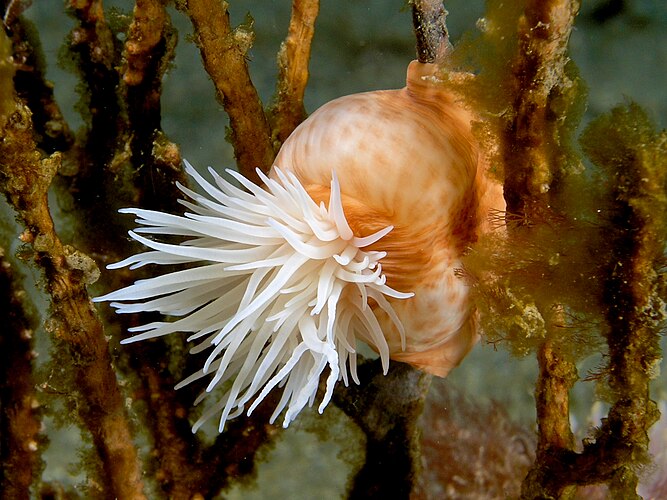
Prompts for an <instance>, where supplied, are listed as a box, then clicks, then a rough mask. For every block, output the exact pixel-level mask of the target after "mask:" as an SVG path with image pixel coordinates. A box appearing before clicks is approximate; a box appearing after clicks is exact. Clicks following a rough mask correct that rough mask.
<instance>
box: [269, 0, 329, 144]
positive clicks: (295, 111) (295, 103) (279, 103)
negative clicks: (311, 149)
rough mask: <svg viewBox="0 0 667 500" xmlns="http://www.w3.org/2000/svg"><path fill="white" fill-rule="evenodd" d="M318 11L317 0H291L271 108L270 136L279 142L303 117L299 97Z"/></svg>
mask: <svg viewBox="0 0 667 500" xmlns="http://www.w3.org/2000/svg"><path fill="white" fill-rule="evenodd" d="M319 10H320V1H319V0H292V14H291V17H290V22H289V28H288V32H287V38H286V39H285V41H284V42H283V43H282V45H281V46H280V51H279V52H278V71H279V73H278V84H277V93H276V103H275V105H274V106H273V107H272V109H271V117H272V119H273V126H272V128H273V136H274V137H275V138H276V139H277V140H278V141H279V144H282V143H283V142H284V141H285V139H287V137H288V136H289V135H290V134H291V133H292V131H293V130H294V129H295V128H296V127H297V125H299V123H301V122H302V121H303V120H304V119H305V118H306V109H305V108H304V106H303V96H304V93H305V91H306V85H307V84H308V76H309V74H308V63H309V61H310V49H311V44H312V41H313V36H314V35H315V20H316V19H317V14H318V13H319Z"/></svg>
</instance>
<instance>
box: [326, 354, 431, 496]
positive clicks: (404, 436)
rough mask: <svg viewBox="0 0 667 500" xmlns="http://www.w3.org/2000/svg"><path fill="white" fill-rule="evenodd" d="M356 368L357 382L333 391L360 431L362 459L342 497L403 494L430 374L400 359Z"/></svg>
mask: <svg viewBox="0 0 667 500" xmlns="http://www.w3.org/2000/svg"><path fill="white" fill-rule="evenodd" d="M358 370H359V379H360V380H361V381H362V382H363V385H361V386H356V385H350V386H349V387H339V388H338V389H337V390H336V391H335V392H334V396H333V400H334V402H335V403H336V406H338V407H339V408H340V409H341V410H343V411H344V412H345V413H346V414H347V415H348V416H349V417H350V418H351V419H352V420H353V421H354V422H355V423H356V424H357V425H358V426H359V427H360V428H361V430H362V431H363V432H364V433H365V434H366V460H365V462H364V465H363V467H362V468H361V470H359V472H358V473H357V475H356V477H355V478H354V481H353V484H352V489H351V490H350V492H349V496H348V498H350V499H357V498H359V499H361V498H378V499H379V498H408V497H409V496H410V493H411V491H412V490H413V488H414V487H415V484H416V480H417V478H416V475H417V471H418V468H419V462H420V456H421V452H420V435H419V434H420V433H419V430H418V425H417V421H418V419H419V416H420V415H421V413H422V411H423V409H424V399H425V398H426V394H427V393H428V389H429V387H430V384H431V378H432V376H431V375H428V374H426V373H424V372H421V371H419V370H416V369H415V368H412V367H411V366H409V365H407V364H404V363H396V364H395V365H393V366H392V367H391V370H390V371H389V373H387V375H384V374H383V372H382V367H381V364H380V360H375V361H366V362H365V363H363V364H361V365H360V366H359V369H358Z"/></svg>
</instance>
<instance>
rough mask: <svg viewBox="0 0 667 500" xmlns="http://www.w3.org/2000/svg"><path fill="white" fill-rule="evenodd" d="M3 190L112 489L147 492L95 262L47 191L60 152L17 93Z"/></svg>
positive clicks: (0, 164) (1, 154)
mask: <svg viewBox="0 0 667 500" xmlns="http://www.w3.org/2000/svg"><path fill="white" fill-rule="evenodd" d="M0 135H1V136H2V137H3V138H4V140H3V141H2V142H1V143H0V176H1V180H2V182H1V183H0V186H2V190H3V192H4V194H5V196H6V197H7V199H8V201H9V202H10V203H11V204H12V205H13V206H14V208H15V210H16V211H17V213H18V215H19V217H20V219H21V220H22V221H23V223H24V225H25V226H26V232H25V233H24V236H23V239H24V241H26V242H29V243H31V244H32V247H33V249H34V251H35V260H36V262H37V264H38V265H39V266H40V267H41V268H42V269H43V271H44V274H45V278H46V281H45V283H46V289H47V292H48V293H49V295H50V297H51V313H52V314H51V320H50V321H49V331H50V333H51V334H52V335H53V336H54V337H55V338H57V339H60V340H61V341H63V343H64V344H65V345H66V346H67V348H68V350H69V352H70V356H71V360H72V366H73V369H74V373H75V379H76V382H77V388H78V390H79V394H80V398H81V399H80V406H79V415H80V417H81V419H82V420H83V422H84V423H85V425H86V427H87V428H88V429H89V431H90V432H91V434H92V436H93V442H94V444H95V447H96V449H97V452H98V454H99V456H100V458H101V460H102V463H103V465H104V477H103V478H102V479H103V481H105V483H106V486H107V491H108V494H109V496H117V497H119V498H143V497H144V496H143V485H142V482H141V473H140V470H139V464H138V461H137V453H136V450H135V448H134V444H133V442H132V436H131V433H130V428H129V422H128V419H127V416H126V414H125V408H124V400H123V397H122V395H121V393H120V390H119V388H118V384H117V381H116V376H115V373H114V371H113V368H112V366H111V357H110V355H109V352H108V345H107V340H106V338H105V336H104V331H103V328H102V324H101V322H100V320H99V318H98V317H97V314H96V312H95V309H94V308H93V306H92V304H91V302H90V298H89V296H88V293H87V292H86V285H87V284H90V283H92V282H94V281H95V279H97V275H98V273H99V271H98V270H97V267H96V266H95V264H94V262H93V261H92V260H91V259H90V258H89V257H87V256H86V255H84V254H82V253H80V252H78V251H76V250H75V249H73V248H72V247H69V246H66V245H63V243H62V242H61V241H60V239H59V238H58V235H57V234H56V232H55V230H54V226H53V220H52V219H51V215H50V213H49V208H48V201H47V191H48V188H49V185H50V184H51V180H52V178H53V176H54V175H55V173H56V171H57V169H58V166H59V163H60V155H59V154H54V155H53V156H51V157H47V158H41V155H40V153H39V152H38V151H37V149H36V145H35V143H34V139H33V129H32V122H31V113H30V111H29V110H28V108H27V107H26V106H25V105H24V104H23V103H22V102H21V101H19V100H18V99H17V100H16V101H15V108H14V111H13V112H12V113H11V115H10V116H8V117H0Z"/></svg>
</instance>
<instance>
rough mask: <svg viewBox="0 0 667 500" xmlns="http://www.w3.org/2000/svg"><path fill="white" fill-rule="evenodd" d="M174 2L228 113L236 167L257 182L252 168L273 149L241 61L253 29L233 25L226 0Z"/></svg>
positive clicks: (264, 163)
mask: <svg viewBox="0 0 667 500" xmlns="http://www.w3.org/2000/svg"><path fill="white" fill-rule="evenodd" d="M179 5H181V8H183V9H185V12H186V13H187V15H188V16H190V19H191V21H192V25H193V26H194V30H195V39H196V43H197V45H198V46H199V50H200V52H201V56H202V60H203V62H204V68H205V69H206V72H207V73H208V74H209V76H210V77H211V79H212V80H213V84H214V85H215V89H216V92H217V96H218V101H219V102H220V103H221V104H222V106H223V107H224V108H225V111H226V112H227V114H228V115H229V124H230V134H231V143H232V145H233V146H234V156H235V157H236V161H237V164H238V167H239V171H240V172H241V173H242V174H243V175H244V176H245V177H246V178H248V179H250V180H251V181H253V182H256V183H260V180H259V177H258V176H257V174H256V172H255V169H256V168H258V167H259V168H261V169H262V170H264V171H268V169H269V167H270V166H271V163H272V162H273V158H274V157H275V154H274V151H273V145H272V143H271V129H270V127H269V122H268V120H267V118H266V115H265V114H264V109H263V107H262V103H261V101H260V98H259V94H258V93H257V90H256V89H255V87H254V85H253V84H252V81H251V80H250V73H249V72H248V64H247V61H246V54H247V52H248V50H249V49H250V47H251V46H252V42H253V39H254V34H253V32H252V31H251V29H250V27H248V26H239V27H238V28H236V29H234V30H232V28H231V26H230V22H229V12H228V4H227V2H224V1H223V2H220V1H219V0H185V1H183V2H182V3H181V4H179Z"/></svg>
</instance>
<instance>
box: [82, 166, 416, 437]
mask: <svg viewBox="0 0 667 500" xmlns="http://www.w3.org/2000/svg"><path fill="white" fill-rule="evenodd" d="M185 166H186V171H187V173H188V174H189V175H190V176H191V177H192V178H193V179H194V180H195V181H196V182H197V184H198V185H199V186H200V187H201V188H202V189H203V191H204V193H205V194H204V195H201V194H198V193H196V192H194V191H192V190H190V189H188V188H186V187H184V186H182V185H180V184H179V186H178V187H179V189H180V190H181V191H182V192H183V193H184V194H185V195H186V196H187V197H188V198H189V200H190V201H188V200H181V203H182V204H183V205H184V206H185V207H186V208H187V211H186V212H185V213H184V214H183V215H182V216H178V215H170V214H165V213H162V212H156V211H151V210H143V209H138V208H128V209H122V210H121V212H122V213H129V214H134V215H135V216H137V219H136V222H137V224H139V227H138V228H137V229H135V230H134V231H130V233H129V234H130V236H131V237H132V238H134V239H135V240H137V241H139V242H140V243H142V244H143V245H145V246H146V247H148V248H149V249H150V251H146V252H143V253H139V254H137V255H133V256H131V257H128V258H127V259H125V260H123V261H121V262H118V263H115V264H111V265H109V266H108V268H110V269H116V268H120V267H125V266H129V267H130V269H134V268H137V267H141V266H144V265H147V264H157V265H169V264H186V263H187V264H192V263H198V264H199V265H198V266H196V267H192V268H188V269H184V270H180V271H176V272H172V273H167V274H163V275H160V276H156V277H154V278H150V279H145V280H139V281H137V282H135V283H134V284H133V285H130V286H128V287H126V288H123V289H120V290H117V291H115V292H111V293H109V294H106V295H104V296H101V297H97V298H96V299H94V300H95V301H96V302H101V301H111V306H112V307H115V308H116V309H117V312H118V313H119V314H122V313H136V312H144V311H146V312H148V311H153V312H158V313H161V314H163V315H166V316H171V317H172V318H173V320H172V321H158V322H152V323H148V324H145V325H141V326H137V327H133V328H131V329H130V332H132V333H134V336H132V337H130V338H128V339H125V340H123V341H122V343H124V344H125V343H130V342H137V341H140V340H146V339H150V338H155V337H160V336H163V335H169V334H172V333H177V332H182V333H186V334H189V336H188V341H192V342H196V345H195V346H194V347H192V349H191V352H192V353H199V352H208V357H207V359H206V362H205V363H204V366H203V367H202V368H201V369H200V370H199V371H197V372H195V373H193V374H192V375H190V376H189V377H187V378H186V379H185V380H183V381H182V382H180V383H179V384H178V385H177V386H176V388H180V387H183V386H185V385H187V384H190V383H192V382H194V381H196V380H199V379H202V378H205V377H209V378H210V380H209V383H208V385H207V387H206V389H205V390H204V391H203V392H202V393H201V394H200V396H199V397H198V398H197V400H196V401H195V404H198V403H199V402H201V401H203V400H205V399H213V400H215V401H214V402H213V403H212V404H210V405H209V406H208V407H207V408H206V409H205V411H204V412H203V414H202V416H201V417H200V418H199V420H197V422H196V423H195V424H194V426H193V432H195V431H196V430H197V429H198V428H199V427H200V426H201V425H202V424H203V423H204V422H205V421H207V420H208V419H210V418H212V417H213V416H214V415H216V414H220V418H219V425H218V429H219V432H222V430H223V429H224V426H225V422H226V421H227V420H228V419H230V418H233V417H236V416H238V415H240V414H241V413H243V411H244V409H245V406H246V405H247V404H249V403H250V402H251V401H252V404H251V405H250V407H249V409H248V414H250V413H251V412H252V411H253V409H254V408H255V407H256V406H257V405H258V404H259V403H260V402H261V401H262V400H263V399H264V398H265V397H266V395H267V394H268V393H269V392H270V391H271V390H273V389H274V388H275V387H282V388H283V393H282V397H281V399H280V401H279V403H278V405H277V407H276V409H275V412H274V413H273V415H272V417H271V422H274V421H275V419H276V418H277V417H278V415H279V414H280V413H281V412H282V411H283V410H284V409H285V408H287V411H286V413H285V417H284V423H283V425H284V426H285V427H287V426H288V425H289V423H290V422H291V421H292V420H294V418H295V417H296V416H297V414H298V413H299V412H300V411H301V410H302V409H303V408H304V407H305V406H306V404H308V405H312V404H313V403H314V400H315V397H316V394H317V389H318V386H319V382H320V379H321V378H322V377H323V373H324V371H325V369H326V368H328V369H329V374H328V376H327V378H326V390H325V393H324V396H323V398H322V400H321V403H320V405H319V411H320V412H322V411H323V410H324V408H325V407H326V405H327V404H328V402H329V401H330V399H331V397H332V394H333V390H334V387H335V384H336V383H337V382H338V381H339V380H341V379H342V380H343V382H344V383H345V384H346V385H347V384H348V382H349V379H350V378H351V379H352V380H353V381H355V382H356V383H359V380H358V378H357V373H356V339H357V338H363V339H366V341H367V342H368V343H369V344H371V347H372V348H374V349H375V350H376V351H377V352H378V353H379V354H380V357H381V360H382V365H383V368H384V371H385V372H386V371H387V369H388V364H389V347H388V345H387V341H386V340H385V337H384V335H383V331H382V328H381V327H380V324H379V323H378V320H377V318H376V317H375V314H374V313H373V310H372V308H371V307H370V306H369V301H373V302H374V303H375V304H374V306H375V307H379V308H380V309H382V310H383V311H384V312H385V313H386V314H387V315H388V316H389V317H390V318H391V320H392V321H393V323H394V324H395V325H396V328H397V329H398V330H399V332H400V335H401V341H402V344H403V347H405V333H404V330H403V326H402V324H401V321H400V319H399V318H398V316H397V315H396V312H395V311H394V309H393V307H392V305H391V300H400V299H407V298H409V297H411V296H412V294H411V293H402V292H398V291H397V290H395V289H393V288H391V287H389V286H388V285H387V284H386V277H385V276H384V274H383V272H382V265H381V262H380V261H381V260H382V259H383V258H384V257H385V255H386V253H385V252H382V251H378V250H375V249H374V250H369V249H367V248H366V247H369V246H371V245H372V246H373V248H377V246H378V242H379V241H380V240H381V239H382V238H383V237H384V236H385V235H386V234H387V233H389V232H390V231H391V230H392V227H391V226H389V227H385V228H383V229H381V230H379V231H377V232H375V233H374V234H371V235H368V236H364V237H356V236H355V235H354V233H353V231H352V229H351V228H350V225H349V224H348V221H347V218H346V216H345V212H344V209H343V205H342V202H341V193H340V186H339V184H338V180H337V178H336V175H335V172H334V173H333V175H332V181H331V189H330V197H329V204H328V206H326V205H325V204H324V203H323V202H320V203H319V204H318V203H316V202H314V201H313V199H312V198H311V197H310V196H309V195H308V193H307V191H306V190H305V189H304V187H303V186H302V185H301V183H300V182H299V180H298V179H297V178H296V177H295V176H294V175H293V174H292V173H290V172H282V171H281V170H280V169H279V168H277V167H274V170H275V172H276V175H277V179H275V180H274V179H270V178H268V177H267V176H265V175H264V174H263V173H262V172H261V171H259V170H258V175H259V176H260V178H261V179H262V181H263V182H264V184H265V187H264V188H262V187H259V186H257V185H255V184H254V183H252V182H251V181H249V180H247V179H246V178H245V177H243V176H242V175H240V174H239V173H237V172H234V171H231V170H227V172H228V174H229V175H230V176H232V177H233V178H234V179H236V181H237V182H238V183H239V184H240V185H241V186H242V187H244V188H245V189H246V190H247V191H245V190H243V189H240V188H238V187H236V186H234V185H233V184H231V183H230V182H228V181H226V180H225V179H223V178H222V177H220V175H218V174H217V173H216V172H215V171H214V170H213V169H211V168H209V172H210V175H211V177H212V178H213V181H214V183H213V184H212V183H210V182H208V181H207V180H205V179H204V178H203V177H202V176H201V175H199V174H198V173H197V172H196V170H195V169H194V168H193V167H192V166H191V165H190V164H189V163H188V162H187V161H186V162H185ZM147 236H150V238H149V237H147ZM164 236H168V237H172V236H177V237H182V238H183V241H181V242H180V243H179V244H172V243H163V242H160V241H159V238H160V237H164ZM153 237H157V239H153ZM216 388H221V390H220V391H218V390H216V391H215V393H214V392H213V391H214V389H216ZM223 391H224V394H223V395H222V396H221V397H218V394H219V392H223ZM214 394H215V396H214ZM216 398H217V399H216Z"/></svg>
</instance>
